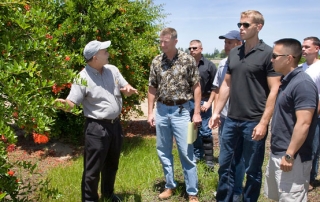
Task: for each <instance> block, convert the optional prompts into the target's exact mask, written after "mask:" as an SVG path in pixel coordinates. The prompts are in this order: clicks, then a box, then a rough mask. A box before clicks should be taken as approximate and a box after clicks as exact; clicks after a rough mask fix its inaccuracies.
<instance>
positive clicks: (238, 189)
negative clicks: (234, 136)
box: [213, 30, 245, 202]
mask: <svg viewBox="0 0 320 202" xmlns="http://www.w3.org/2000/svg"><path fill="white" fill-rule="evenodd" d="M219 39H224V51H225V53H226V54H227V55H229V53H230V51H231V49H233V48H234V47H236V46H240V45H241V44H242V39H241V37H240V32H239V31H237V30H232V31H230V32H228V33H227V34H225V35H222V36H219ZM227 59H228V57H226V58H224V59H223V60H221V61H220V63H219V66H218V71H217V74H216V76H215V78H214V81H213V85H214V87H215V93H216V95H215V100H218V97H219V88H220V86H221V84H222V82H223V80H224V77H225V75H226V71H227V69H228V63H227ZM228 106H229V100H228V101H227V103H226V105H225V106H224V108H223V110H222V111H221V113H220V126H219V130H218V135H219V144H220V148H221V144H223V143H222V138H221V135H222V131H223V126H224V122H225V120H226V117H227V112H228ZM220 152H223V151H222V150H220ZM244 174H245V167H244V162H243V160H240V162H239V163H238V164H237V165H236V171H235V179H234V180H235V182H234V188H233V190H234V195H233V202H240V201H241V195H242V182H243V178H244Z"/></svg>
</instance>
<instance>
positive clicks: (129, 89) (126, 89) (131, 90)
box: [120, 84, 138, 97]
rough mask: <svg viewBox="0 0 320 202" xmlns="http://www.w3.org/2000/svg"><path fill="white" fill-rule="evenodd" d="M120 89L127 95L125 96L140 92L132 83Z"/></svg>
mask: <svg viewBox="0 0 320 202" xmlns="http://www.w3.org/2000/svg"><path fill="white" fill-rule="evenodd" d="M120 91H121V92H122V93H123V94H124V95H125V96H128V97H129V96H131V95H132V94H138V90H137V89H135V88H133V87H132V86H131V85H129V84H128V85H126V86H125V87H123V88H120Z"/></svg>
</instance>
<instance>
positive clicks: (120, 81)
mask: <svg viewBox="0 0 320 202" xmlns="http://www.w3.org/2000/svg"><path fill="white" fill-rule="evenodd" d="M127 84H128V82H127V81H126V80H125V79H124V78H123V76H122V75H121V73H120V72H119V69H118V68H117V67H115V66H113V65H109V64H107V65H105V66H104V67H103V71H102V74H100V73H99V72H98V71H97V70H96V69H94V68H92V67H90V66H89V65H86V67H85V68H84V69H83V70H82V71H81V72H80V73H79V78H77V79H76V80H75V82H74V83H73V84H72V87H71V91H70V93H69V95H68V97H67V99H68V100H71V101H72V102H73V103H75V104H76V105H80V104H82V106H83V113H84V116H85V117H88V118H93V119H115V118H116V117H118V116H119V115H120V113H121V109H122V96H121V92H120V88H122V87H124V86H125V85H127Z"/></svg>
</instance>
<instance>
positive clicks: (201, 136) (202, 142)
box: [189, 40, 217, 171]
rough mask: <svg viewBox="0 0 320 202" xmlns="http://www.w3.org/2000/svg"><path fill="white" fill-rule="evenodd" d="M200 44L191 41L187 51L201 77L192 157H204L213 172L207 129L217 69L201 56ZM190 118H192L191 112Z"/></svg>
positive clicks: (210, 142)
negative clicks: (198, 111)
mask: <svg viewBox="0 0 320 202" xmlns="http://www.w3.org/2000/svg"><path fill="white" fill-rule="evenodd" d="M202 50H203V48H202V43H201V41H200V40H192V41H191V42H190V46H189V51H190V55H192V56H193V57H194V59H195V60H196V63H197V66H198V70H199V74H200V77H201V80H200V84H201V108H200V110H201V113H200V115H201V119H202V123H201V126H200V127H199V128H198V136H197V139H196V141H195V142H194V143H193V147H194V155H195V157H196V160H202V159H203V157H204V160H205V163H206V165H207V166H208V168H209V170H210V171H213V166H214V165H213V139H212V131H211V129H210V128H209V125H208V123H209V120H210V117H211V116H212V108H211V106H212V101H213V99H214V95H215V93H214V91H213V85H212V82H213V79H214V77H215V75H216V72H217V67H216V66H215V64H213V62H211V61H210V60H208V59H206V58H205V57H203V55H202ZM190 104H191V105H192V106H193V105H194V100H193V99H191V100H190ZM190 116H191V117H192V116H193V110H191V113H190Z"/></svg>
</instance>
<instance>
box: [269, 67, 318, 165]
mask: <svg viewBox="0 0 320 202" xmlns="http://www.w3.org/2000/svg"><path fill="white" fill-rule="evenodd" d="M318 99H319V98H318V91H317V87H316V85H315V84H314V82H313V81H312V79H311V78H310V76H309V75H308V74H306V73H305V72H303V70H302V68H301V67H297V68H295V69H294V70H293V71H291V72H290V73H289V74H287V75H286V76H285V77H283V78H282V80H281V85H280V87H279V92H278V97H277V100H276V103H275V108H274V113H273V117H272V123H271V134H272V136H271V152H272V153H273V154H275V155H284V154H285V152H286V151H287V148H288V147H289V144H290V141H291V137H292V133H293V129H294V127H295V124H296V122H297V117H296V111H298V110H304V109H315V112H314V114H313V119H312V123H311V125H310V127H309V131H308V136H307V139H306V140H305V142H304V143H303V145H302V146H301V147H300V149H299V150H298V152H297V153H296V155H297V154H299V155H300V157H301V160H302V162H304V161H310V160H312V144H313V137H314V134H315V128H316V124H317V106H318ZM296 155H295V156H296Z"/></svg>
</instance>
